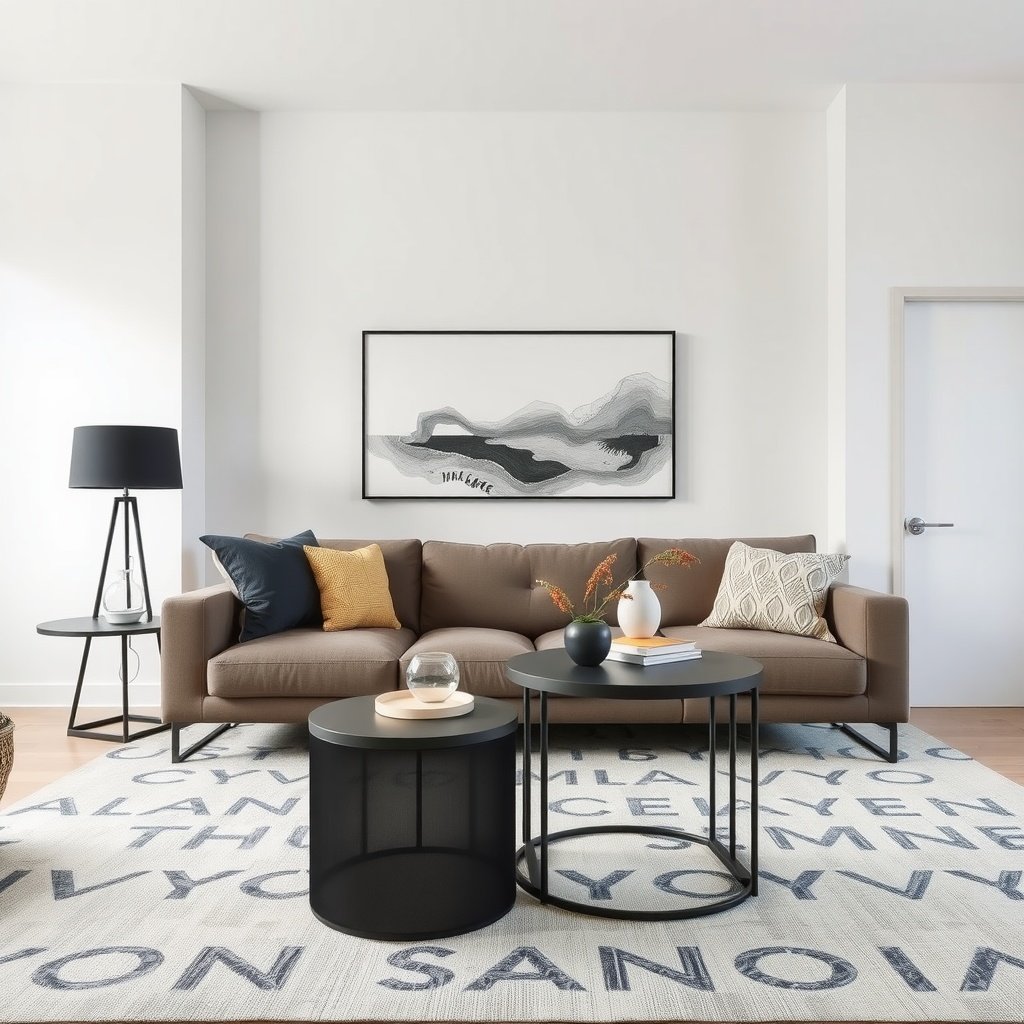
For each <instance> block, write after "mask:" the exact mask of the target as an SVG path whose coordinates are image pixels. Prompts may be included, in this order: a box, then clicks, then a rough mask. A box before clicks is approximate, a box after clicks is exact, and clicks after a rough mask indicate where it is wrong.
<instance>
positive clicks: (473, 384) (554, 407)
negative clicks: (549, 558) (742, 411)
mask: <svg viewBox="0 0 1024 1024" xmlns="http://www.w3.org/2000/svg"><path fill="white" fill-rule="evenodd" d="M675 340H676V336H675V332H674V331H364V332H363V497H364V498H449V499H451V498H469V499H476V500H483V499H487V498H672V497H674V496H675Z"/></svg>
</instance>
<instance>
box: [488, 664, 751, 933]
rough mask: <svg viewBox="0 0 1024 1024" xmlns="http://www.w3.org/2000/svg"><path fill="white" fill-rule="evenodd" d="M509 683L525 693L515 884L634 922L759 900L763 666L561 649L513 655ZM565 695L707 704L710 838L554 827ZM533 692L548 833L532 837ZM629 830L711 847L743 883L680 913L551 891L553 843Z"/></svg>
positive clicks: (569, 905)
mask: <svg viewBox="0 0 1024 1024" xmlns="http://www.w3.org/2000/svg"><path fill="white" fill-rule="evenodd" d="M505 673H506V675H507V676H508V678H509V679H510V680H512V682H514V683H518V684H519V685H520V686H521V687H523V845H522V847H521V848H520V849H519V852H518V853H517V855H516V878H517V881H518V882H519V885H520V886H521V887H522V888H523V889H525V890H526V891H527V892H528V893H530V894H531V895H532V896H535V897H536V898H537V899H539V900H540V901H541V902H542V903H550V904H552V905H554V906H557V907H562V908H563V909H564V910H575V911H577V912H580V913H584V914H594V915H597V916H599V917H615V918H626V919H629V920H640V921H675V920H680V919H682V918H688V917H703V916H704V915H706V914H715V913H718V912H720V911H722V910H726V909H728V908H729V907H734V906H736V904H738V903H741V902H742V901H743V900H745V899H746V898H747V897H748V896H756V895H757V831H758V792H757V788H758V687H759V686H760V685H761V679H762V674H763V673H762V666H761V665H760V663H758V662H756V661H754V660H753V659H751V658H744V657H742V656H741V655H738V654H722V653H718V652H716V651H705V652H703V655H702V656H701V657H700V658H696V659H693V660H691V661H680V662H675V663H672V664H667V665H664V664H663V665H648V666H643V667H641V666H639V665H629V664H625V663H624V662H618V661H605V662H604V663H602V664H601V665H598V666H596V667H595V668H584V667H582V666H580V665H577V664H575V662H573V661H572V660H571V659H570V658H569V656H568V654H566V653H565V651H564V650H563V649H561V648H556V649H551V650H546V651H535V652H533V653H530V654H520V655H518V656H517V657H515V658H512V659H511V660H510V661H509V662H508V664H507V666H506V669H505ZM552 693H554V694H559V695H562V696H565V697H600V698H610V699H613V700H637V699H640V700H644V699H647V700H658V699H663V698H666V697H668V698H680V699H683V700H691V699H694V698H703V697H706V698H707V700H708V721H709V741H708V751H709V752H708V824H707V835H697V834H695V833H692V832H684V831H682V830H681V829H675V828H663V827H660V826H644V825H595V826H591V827H589V828H573V829H565V830H563V831H560V832H551V831H550V830H549V828H548V695H549V694H552ZM740 694H749V697H750V794H751V795H750V857H749V865H744V864H742V863H741V862H740V861H739V860H738V859H737V856H736V845H737V843H736V803H737V801H736V748H737V737H736V726H737V715H736V698H737V696H738V695H740ZM533 695H537V696H539V703H540V739H539V748H540V749H539V754H540V780H539V783H538V785H539V788H540V833H539V835H537V836H534V835H533V827H532V821H533V818H532V808H533V796H532V774H531V764H532V758H533V739H532V734H533V729H532V722H531V718H532V709H531V705H532V701H531V697H532V696H533ZM720 697H725V698H727V699H728V702H729V753H728V758H729V780H728V782H729V832H728V836H727V837H726V842H724V843H723V842H722V841H721V839H720V838H719V831H720V830H719V828H718V824H717V820H716V819H717V813H718V804H717V799H716V786H717V772H718V765H717V753H718V744H717V739H716V726H717V721H716V715H715V701H716V698H720ZM609 833H629V834H635V835H644V836H664V837H666V838H668V839H672V840H676V841H682V842H684V843H691V844H696V845H698V846H705V847H707V848H708V849H709V850H710V851H711V852H712V853H713V854H714V855H715V857H716V858H717V859H718V861H719V862H720V863H721V865H722V867H724V868H725V870H726V871H727V872H728V874H729V875H730V876H731V877H732V879H733V880H734V882H735V884H736V888H735V891H733V892H730V893H728V894H727V895H725V896H723V897H722V898H720V899H716V900H713V901H708V902H705V903H703V904H701V905H698V906H694V907H685V908H682V909H677V910H624V909H619V908H616V907H609V906H596V905H594V904H592V903H581V902H579V901H578V900H572V899H568V898H566V897H562V896H555V895H553V894H552V892H551V890H550V888H549V885H548V881H549V873H550V863H549V862H550V857H549V847H550V846H551V844H552V843H557V842H559V841H561V840H565V839H573V838H576V837H578V836H593V835H607V834H609Z"/></svg>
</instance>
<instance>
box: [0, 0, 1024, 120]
mask: <svg viewBox="0 0 1024 1024" xmlns="http://www.w3.org/2000/svg"><path fill="white" fill-rule="evenodd" d="M0 81H7V82H43V81H74V82H119V81H120V82H129V83H134V82H143V81H175V82H185V83H187V84H189V85H192V86H194V87H196V88H198V89H201V90H203V91H204V92H205V93H207V94H210V96H212V97H214V98H219V100H220V101H225V102H226V103H234V104H239V105H241V106H244V107H250V108H252V109H259V110H313V109H335V110H687V109H689V110H694V109H701V110H711V109H723V108H753V109H771V108H780V107H783V108H785V107H796V108H815V109H820V108H822V107H824V106H825V105H826V104H827V103H828V102H829V100H830V99H831V98H832V97H833V96H834V95H835V93H836V90H837V89H838V88H839V86H840V85H842V84H843V83H844V82H867V81H877V82H993V81H1024V0H0ZM211 105H218V103H217V99H214V100H213V101H212V102H211Z"/></svg>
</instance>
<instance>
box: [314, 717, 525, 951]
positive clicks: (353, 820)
mask: <svg viewBox="0 0 1024 1024" xmlns="http://www.w3.org/2000/svg"><path fill="white" fill-rule="evenodd" d="M515 761H516V711H515V708H514V706H512V707H510V706H509V705H507V704H504V703H502V702H501V701H497V700H490V699H488V698H487V697H477V698H476V699H475V704H474V708H473V711H472V712H471V713H470V714H468V715H464V716H461V717H458V718H434V719H418V720H400V719H395V718H385V717H383V716H381V715H378V714H376V713H375V711H374V698H373V697H349V698H348V699H347V700H338V701H334V702H333V703H330V704H324V705H321V706H320V707H318V708H316V709H315V710H314V711H312V712H311V713H310V716H309V798H310V808H309V812H310V813H309V820H310V832H309V866H310V888H309V902H310V907H311V908H312V910H313V913H314V914H315V915H316V917H318V918H319V919H320V920H321V921H322V922H323V923H324V924H327V925H330V926H331V927H332V928H337V929H338V930H339V931H343V932H348V933H349V934H350V935H358V936H360V937H361V938H369V939H387V940H391V941H406V940H409V941H412V940H418V939H425V938H443V937H444V936H448V935H458V934H460V933H462V932H468V931H473V930H475V929H477V928H483V927H484V926H485V925H488V924H491V923H492V922H493V921H496V920H498V918H500V917H503V916H504V915H505V914H506V913H508V911H509V910H510V909H511V907H512V904H513V903H514V902H515V898H516V880H515V848H516V843H515V831H516V830H515V807H516V804H515V767H516V764H515Z"/></svg>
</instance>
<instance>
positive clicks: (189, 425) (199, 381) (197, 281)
mask: <svg viewBox="0 0 1024 1024" xmlns="http://www.w3.org/2000/svg"><path fill="white" fill-rule="evenodd" d="M181 424H182V427H181V438H180V445H181V475H182V481H181V482H182V492H181V584H182V587H183V589H185V590H194V589H195V588H196V587H201V586H202V585H203V584H204V583H205V581H206V565H207V561H208V557H207V555H208V553H207V549H206V548H205V547H204V546H203V545H202V544H201V543H200V542H199V537H200V536H201V535H202V534H203V533H205V532H206V111H205V110H204V109H203V107H202V106H201V104H200V103H199V101H198V100H197V99H196V98H195V96H193V95H192V93H191V92H190V91H189V90H188V89H187V88H182V90H181Z"/></svg>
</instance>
